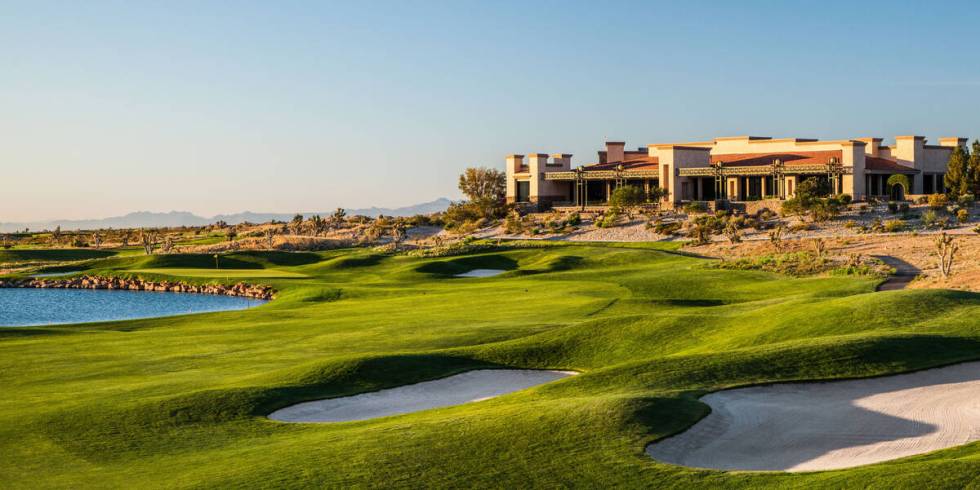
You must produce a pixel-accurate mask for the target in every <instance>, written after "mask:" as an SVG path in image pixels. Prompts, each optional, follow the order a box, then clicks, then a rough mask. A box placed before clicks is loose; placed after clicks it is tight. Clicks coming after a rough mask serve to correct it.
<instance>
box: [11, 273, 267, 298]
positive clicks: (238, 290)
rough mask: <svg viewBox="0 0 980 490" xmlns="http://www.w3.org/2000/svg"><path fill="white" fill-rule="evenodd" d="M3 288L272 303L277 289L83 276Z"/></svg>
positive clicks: (19, 281)
mask: <svg viewBox="0 0 980 490" xmlns="http://www.w3.org/2000/svg"><path fill="white" fill-rule="evenodd" d="M0 288H38V289H108V290H122V291H156V292H168V293H191V294H211V295H216V296H237V297H242V298H252V299H261V300H266V301H268V300H272V299H273V298H274V297H275V290H274V289H272V287H270V286H266V285H259V284H247V283H244V282H239V283H236V284H233V285H225V284H190V283H186V282H182V281H147V280H144V279H140V278H133V279H125V278H119V277H100V276H81V277H73V278H66V279H41V278H27V279H0Z"/></svg>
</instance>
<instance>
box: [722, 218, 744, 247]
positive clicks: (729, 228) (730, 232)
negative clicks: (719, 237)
mask: <svg viewBox="0 0 980 490" xmlns="http://www.w3.org/2000/svg"><path fill="white" fill-rule="evenodd" d="M725 236H726V237H728V241H730V242H732V245H734V244H736V243H739V242H741V241H742V234H741V232H739V231H738V223H737V222H736V221H735V220H734V219H731V218H729V219H728V224H726V225H725Z"/></svg>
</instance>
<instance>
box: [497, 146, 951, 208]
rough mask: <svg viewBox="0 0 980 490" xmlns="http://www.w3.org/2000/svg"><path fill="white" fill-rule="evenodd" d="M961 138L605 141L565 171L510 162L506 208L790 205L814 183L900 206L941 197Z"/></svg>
mask: <svg viewBox="0 0 980 490" xmlns="http://www.w3.org/2000/svg"><path fill="white" fill-rule="evenodd" d="M963 145H966V139H965V138H957V137H949V138H940V139H939V144H938V145H931V144H928V141H927V140H926V138H924V137H922V136H898V137H896V138H895V144H893V145H890V146H886V145H884V144H882V139H881V138H855V139H848V140H832V141H830V140H828V141H820V140H816V139H804V138H782V139H774V138H767V137H759V136H736V137H730V138H715V139H714V140H712V141H697V142H689V143H662V144H652V145H648V146H647V147H646V148H643V147H640V148H638V149H636V150H627V149H626V145H625V143H623V142H619V141H610V142H607V143H606V148H605V150H601V151H599V154H598V161H597V162H596V163H592V164H588V165H583V166H579V167H572V155H570V154H565V153H558V154H551V155H549V154H545V153H532V154H530V155H527V156H526V157H525V155H509V156H508V157H507V201H508V202H512V203H526V204H527V205H528V206H530V207H534V208H537V209H547V208H549V207H552V206H554V207H563V206H568V207H576V208H587V207H601V206H604V205H605V204H606V203H607V202H608V200H609V196H610V194H611V193H612V191H613V190H614V189H616V188H617V187H619V186H623V185H635V186H638V187H640V188H642V189H644V190H646V191H647V192H649V190H650V189H651V188H655V187H660V188H663V189H664V191H665V194H666V196H665V198H664V201H665V204H666V205H668V206H669V205H675V204H680V203H684V202H689V201H714V200H726V201H735V202H740V201H758V200H768V199H777V200H778V199H787V198H790V197H793V195H794V191H795V189H796V186H797V185H798V184H799V183H800V182H802V181H803V180H804V179H810V178H815V179H820V180H821V181H823V183H824V184H825V185H826V188H827V189H830V190H831V191H832V192H833V193H837V194H850V195H851V197H852V198H854V199H855V200H862V199H867V198H869V197H887V198H890V199H904V198H905V196H906V195H907V194H916V195H919V194H932V193H936V192H943V191H944V190H945V189H944V185H943V177H944V175H945V173H946V163H947V161H948V159H949V155H950V153H951V152H952V151H953V148H955V147H956V146H963ZM896 174H901V175H905V176H906V177H907V178H908V182H909V183H910V184H911V188H909V189H906V188H904V187H903V186H891V188H890V187H889V186H888V184H887V182H888V179H889V178H890V177H891V176H892V175H896Z"/></svg>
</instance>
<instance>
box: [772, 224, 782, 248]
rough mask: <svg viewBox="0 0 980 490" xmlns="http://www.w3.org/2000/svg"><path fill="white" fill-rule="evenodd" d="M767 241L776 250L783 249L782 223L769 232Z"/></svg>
mask: <svg viewBox="0 0 980 490" xmlns="http://www.w3.org/2000/svg"><path fill="white" fill-rule="evenodd" d="M769 243H770V244H772V248H773V249H775V250H776V251H777V252H780V251H782V249H783V225H778V226H776V228H774V229H773V230H772V231H770V232H769Z"/></svg>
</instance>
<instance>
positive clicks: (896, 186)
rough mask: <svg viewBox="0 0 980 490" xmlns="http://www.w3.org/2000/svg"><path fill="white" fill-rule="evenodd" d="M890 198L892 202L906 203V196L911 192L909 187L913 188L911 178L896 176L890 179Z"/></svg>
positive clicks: (901, 175)
mask: <svg viewBox="0 0 980 490" xmlns="http://www.w3.org/2000/svg"><path fill="white" fill-rule="evenodd" d="M887 184H888V197H889V198H890V199H891V200H892V201H904V200H905V194H907V193H908V192H909V187H911V182H909V178H908V177H907V176H905V175H903V174H894V175H892V176H891V177H888V182H887Z"/></svg>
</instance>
